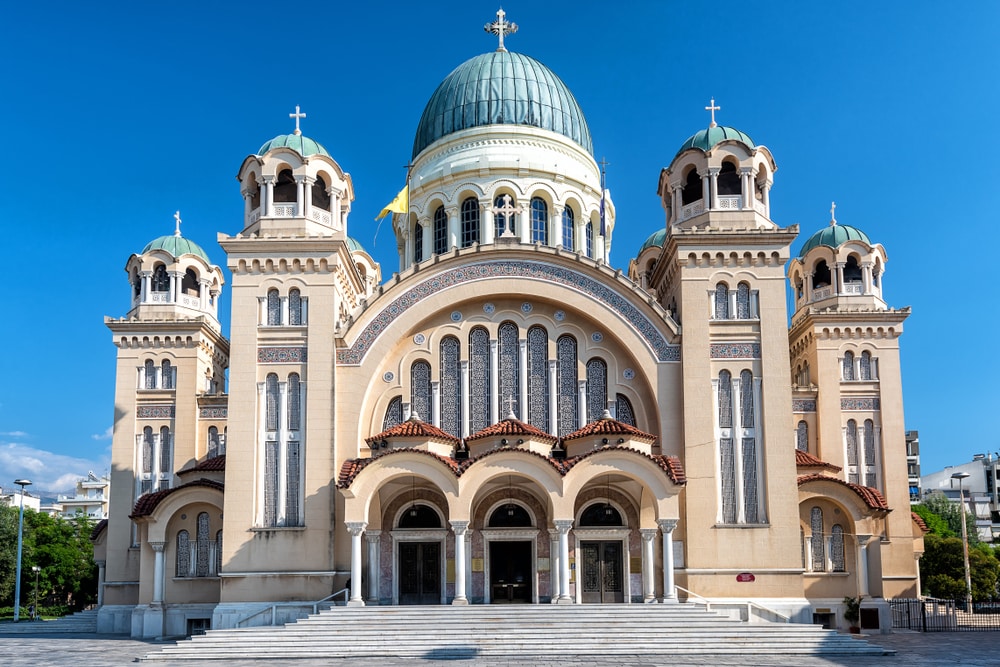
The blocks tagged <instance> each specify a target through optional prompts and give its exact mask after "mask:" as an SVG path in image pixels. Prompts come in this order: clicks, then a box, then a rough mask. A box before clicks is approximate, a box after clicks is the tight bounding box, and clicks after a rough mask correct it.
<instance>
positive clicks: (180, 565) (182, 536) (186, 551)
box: [177, 530, 191, 577]
mask: <svg viewBox="0 0 1000 667" xmlns="http://www.w3.org/2000/svg"><path fill="white" fill-rule="evenodd" d="M177 576H178V577H190V576H191V536H190V534H189V533H188V532H187V531H186V530H180V531H178V532H177Z"/></svg>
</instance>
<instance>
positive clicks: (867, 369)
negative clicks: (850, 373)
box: [860, 350, 875, 380]
mask: <svg viewBox="0 0 1000 667" xmlns="http://www.w3.org/2000/svg"><path fill="white" fill-rule="evenodd" d="M860 367H861V379H862V380H873V379H875V378H874V377H873V376H872V353H871V352H868V351H867V350H865V351H864V352H862V353H861V364H860Z"/></svg>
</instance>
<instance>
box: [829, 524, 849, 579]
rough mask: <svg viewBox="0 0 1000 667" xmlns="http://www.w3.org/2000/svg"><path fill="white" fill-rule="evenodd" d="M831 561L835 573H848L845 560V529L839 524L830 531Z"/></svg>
mask: <svg viewBox="0 0 1000 667" xmlns="http://www.w3.org/2000/svg"><path fill="white" fill-rule="evenodd" d="M830 560H831V561H833V571H834V572H846V571H847V564H846V563H845V558H844V527H843V526H841V525H840V524H839V523H836V524H834V525H833V528H831V529H830Z"/></svg>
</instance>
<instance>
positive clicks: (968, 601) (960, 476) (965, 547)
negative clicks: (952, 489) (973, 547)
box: [951, 472, 972, 614]
mask: <svg viewBox="0 0 1000 667" xmlns="http://www.w3.org/2000/svg"><path fill="white" fill-rule="evenodd" d="M967 477H969V473H967V472H956V473H954V474H952V476H951V478H952V479H957V480H958V507H959V510H960V511H961V513H962V558H963V560H964V562H965V605H966V611H968V612H969V613H970V614H971V613H972V574H971V573H970V572H969V529H968V528H966V526H965V491H964V489H963V488H962V482H963V481H964V480H965V479H966V478H967Z"/></svg>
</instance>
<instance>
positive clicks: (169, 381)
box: [160, 359, 174, 389]
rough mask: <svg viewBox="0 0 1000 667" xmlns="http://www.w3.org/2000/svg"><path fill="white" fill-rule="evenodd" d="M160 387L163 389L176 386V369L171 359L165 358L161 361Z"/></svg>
mask: <svg viewBox="0 0 1000 667" xmlns="http://www.w3.org/2000/svg"><path fill="white" fill-rule="evenodd" d="M160 387H161V388H162V389H173V388H174V369H173V367H172V366H171V365H170V360H169V359H164V360H163V361H162V362H161V363H160Z"/></svg>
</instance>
